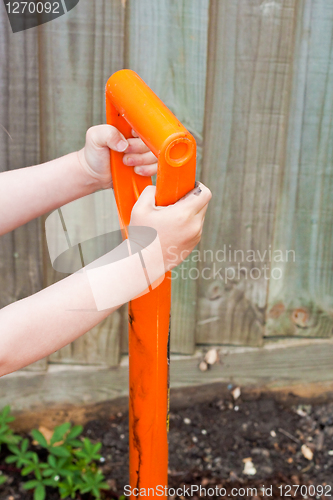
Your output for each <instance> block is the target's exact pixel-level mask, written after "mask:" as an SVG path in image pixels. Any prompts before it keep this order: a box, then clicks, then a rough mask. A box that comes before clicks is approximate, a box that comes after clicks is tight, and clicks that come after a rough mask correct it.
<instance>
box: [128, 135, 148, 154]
mask: <svg viewBox="0 0 333 500" xmlns="http://www.w3.org/2000/svg"><path fill="white" fill-rule="evenodd" d="M127 142H128V148H127V149H126V151H125V153H126V154H129V153H139V154H142V153H148V151H150V149H149V148H148V146H146V144H145V143H144V142H143V141H142V140H141V139H134V138H133V137H130V138H129V139H127Z"/></svg>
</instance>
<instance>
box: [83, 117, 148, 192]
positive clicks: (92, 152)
mask: <svg viewBox="0 0 333 500" xmlns="http://www.w3.org/2000/svg"><path fill="white" fill-rule="evenodd" d="M132 133H133V136H134V137H133V138H130V139H128V140H126V139H125V137H124V136H123V135H122V134H121V133H120V132H119V130H117V129H116V128H115V127H112V125H97V126H95V127H91V128H90V129H89V130H88V131H87V135H86V144H85V147H84V148H83V149H81V150H80V151H79V152H78V156H79V161H80V166H81V168H82V169H83V171H84V174H85V176H88V179H89V181H90V182H94V183H96V189H101V188H104V189H107V188H110V187H112V179H111V169H110V149H112V150H113V151H119V152H126V154H125V155H124V160H123V161H124V163H125V164H126V165H131V166H134V167H136V166H137V168H134V170H135V171H136V172H137V173H138V174H141V175H153V174H155V173H156V170H157V159H156V157H155V156H154V155H153V153H152V152H151V151H150V150H149V148H148V147H147V146H146V145H145V144H144V143H143V141H142V140H141V139H139V138H138V136H137V135H136V133H135V132H134V131H133V132H132ZM138 169H140V171H138Z"/></svg>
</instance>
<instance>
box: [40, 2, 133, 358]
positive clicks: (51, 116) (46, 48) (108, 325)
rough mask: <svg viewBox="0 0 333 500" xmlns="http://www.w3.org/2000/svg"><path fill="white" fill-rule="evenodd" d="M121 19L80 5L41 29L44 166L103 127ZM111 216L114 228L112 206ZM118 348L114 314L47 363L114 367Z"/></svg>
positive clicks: (109, 7)
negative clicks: (95, 127) (106, 90)
mask: <svg viewBox="0 0 333 500" xmlns="http://www.w3.org/2000/svg"><path fill="white" fill-rule="evenodd" d="M124 17H125V13H124V6H123V5H122V3H121V2H120V1H119V0H111V1H109V0H101V1H98V2H90V1H89V0H81V1H80V3H79V5H78V6H77V7H76V8H75V9H73V11H71V12H69V13H68V14H67V15H66V16H63V17H61V18H58V19H56V20H54V21H52V23H48V24H45V25H43V26H41V27H40V29H39V48H40V51H39V54H40V62H39V64H40V92H41V131H42V133H41V152H42V159H43V161H46V160H49V159H51V158H56V157H59V156H61V155H63V154H66V153H69V152H71V151H75V150H78V149H80V148H82V146H83V145H84V140H85V134H86V131H87V129H88V128H89V127H90V126H92V125H96V124H100V123H105V102H104V101H105V95H104V88H105V84H106V81H107V79H108V78H109V76H110V75H111V74H112V73H113V72H115V71H117V70H119V69H121V68H122V67H123V60H124V57H123V53H124V52H123V47H124ZM92 204H93V206H91V208H90V210H88V212H89V213H86V216H87V217H88V220H90V222H91V224H92V225H93V226H94V227H95V226H96V227H97V226H98V225H99V224H100V223H101V217H102V215H101V211H100V210H99V209H98V207H97V206H96V205H95V204H94V201H93V200H92ZM112 214H113V219H114V223H115V224H116V225H118V222H117V212H116V209H115V206H113V211H112ZM78 215H80V216H81V217H82V215H83V214H82V213H80V214H78ZM91 219H93V220H91ZM63 276H64V275H62V274H60V273H57V272H55V271H54V270H53V269H52V268H51V266H50V264H49V257H48V255H47V249H46V248H45V255H44V279H45V282H46V284H47V285H49V284H51V283H53V282H55V281H57V280H58V279H61V278H63ZM86 337H87V338H86ZM119 345H120V327H119V317H118V315H117V314H115V315H112V316H111V317H110V318H108V319H107V321H104V322H103V323H101V324H100V325H98V326H96V327H95V328H94V329H93V330H92V331H91V332H90V333H88V334H87V335H86V336H85V337H84V338H81V339H79V340H77V341H75V342H74V344H73V345H68V346H66V347H65V348H64V349H62V350H61V351H59V352H57V353H55V354H54V355H52V356H51V357H50V360H51V361H57V362H59V361H60V360H62V361H63V362H64V363H69V362H70V363H73V362H79V363H81V362H82V363H88V364H89V363H100V364H103V365H105V364H106V365H108V366H113V365H117V364H118V361H119V354H120V350H119ZM102 346H108V347H107V348H105V349H104V348H102ZM111 346H113V347H112V349H113V350H112V349H111Z"/></svg>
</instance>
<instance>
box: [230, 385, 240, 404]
mask: <svg viewBox="0 0 333 500" xmlns="http://www.w3.org/2000/svg"><path fill="white" fill-rule="evenodd" d="M231 395H232V397H233V398H234V401H236V399H238V398H239V396H240V395H241V390H240V387H235V389H234V390H233V391H231Z"/></svg>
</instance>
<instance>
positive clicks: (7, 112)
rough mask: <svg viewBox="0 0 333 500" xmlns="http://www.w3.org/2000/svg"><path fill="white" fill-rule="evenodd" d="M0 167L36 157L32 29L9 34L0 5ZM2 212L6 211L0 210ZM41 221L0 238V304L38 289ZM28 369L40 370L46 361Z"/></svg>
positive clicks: (35, 63) (35, 52)
mask: <svg viewBox="0 0 333 500" xmlns="http://www.w3.org/2000/svg"><path fill="white" fill-rule="evenodd" d="M0 61H1V63H0V86H1V89H0V94H1V99H0V171H5V170H14V169H18V168H23V167H27V166H30V165H35V164H37V163H38V162H39V111H38V108H39V93H38V89H39V82H38V45H37V33H36V31H34V30H33V31H31V30H30V31H29V30H28V31H24V32H21V33H16V34H13V33H12V31H11V28H10V25H9V22H8V19H7V16H6V11H5V9H3V8H2V9H0ZM0 216H1V217H6V214H5V213H4V214H0ZM41 256H42V252H41V220H40V219H36V220H34V221H31V222H29V223H28V224H25V225H24V226H22V227H20V228H18V229H16V230H15V231H12V232H11V233H8V234H6V235H4V236H1V237H0V307H4V306H6V305H7V304H9V303H12V302H14V301H16V300H19V299H22V298H24V297H27V296H29V295H31V294H33V293H35V292H38V291H39V290H41V288H42V284H43V279H42V265H41V262H42V257H41ZM30 368H31V369H38V370H40V369H45V368H46V361H45V360H42V361H39V362H38V363H34V365H32V366H31V367H30Z"/></svg>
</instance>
